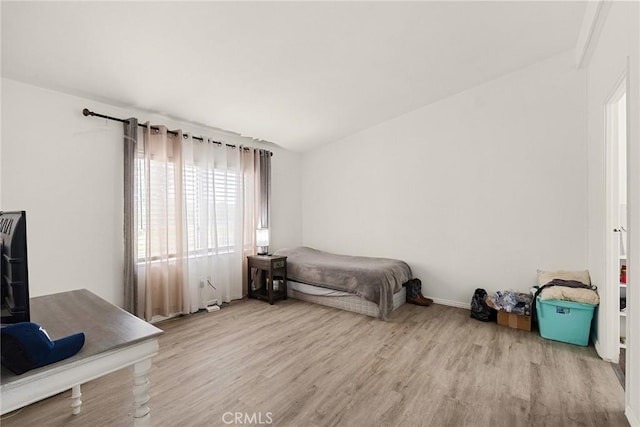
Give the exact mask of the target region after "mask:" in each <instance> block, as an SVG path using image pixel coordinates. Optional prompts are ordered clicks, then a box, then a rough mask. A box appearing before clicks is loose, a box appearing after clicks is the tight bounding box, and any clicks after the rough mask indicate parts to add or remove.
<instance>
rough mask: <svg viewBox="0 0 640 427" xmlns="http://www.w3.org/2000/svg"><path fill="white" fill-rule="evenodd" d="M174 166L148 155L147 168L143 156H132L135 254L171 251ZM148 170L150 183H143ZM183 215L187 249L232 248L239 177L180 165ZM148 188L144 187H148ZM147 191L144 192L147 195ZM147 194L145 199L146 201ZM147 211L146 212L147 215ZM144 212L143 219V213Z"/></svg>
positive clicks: (201, 251)
mask: <svg viewBox="0 0 640 427" xmlns="http://www.w3.org/2000/svg"><path fill="white" fill-rule="evenodd" d="M174 174H175V168H174V164H173V163H171V162H159V161H154V160H151V161H150V162H149V171H148V173H147V171H146V165H145V161H144V159H137V161H136V188H135V195H136V200H135V202H136V213H137V216H136V217H137V227H138V259H140V260H143V259H145V257H146V252H147V241H148V240H149V241H150V242H151V246H150V247H151V253H150V255H149V256H150V257H151V258H152V259H153V258H154V257H157V256H159V254H160V253H161V252H160V251H159V249H160V248H167V249H168V252H169V253H170V254H173V256H175V253H176V241H175V236H176V233H175V227H176V224H175V218H176V212H175V208H174V207H175V195H176V188H175V181H176V180H175V175H174ZM147 175H148V180H149V183H150V185H149V186H147ZM183 185H184V203H185V206H184V211H183V213H184V217H185V222H186V224H185V225H186V239H187V242H186V244H187V248H188V251H189V253H190V254H195V255H197V254H205V253H212V252H213V253H220V252H223V253H224V252H233V250H234V242H235V237H236V236H235V233H236V224H235V219H234V218H236V212H237V209H238V190H239V187H238V177H237V173H236V172H235V171H233V170H226V169H221V168H220V169H213V170H211V169H208V168H204V167H199V166H197V165H193V164H191V165H185V166H184V167H183ZM147 187H149V190H148V189H147ZM147 193H149V194H147ZM147 197H148V198H149V203H148V205H147V203H145V200H147ZM147 210H148V211H149V212H148V213H149V215H147ZM147 217H148V218H147ZM165 229H168V231H169V232H168V233H165V232H164V231H162V232H161V230H165Z"/></svg>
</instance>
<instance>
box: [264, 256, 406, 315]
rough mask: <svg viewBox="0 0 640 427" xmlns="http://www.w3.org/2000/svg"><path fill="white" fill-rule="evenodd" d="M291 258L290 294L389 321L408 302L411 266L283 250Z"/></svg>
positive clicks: (386, 260) (398, 262)
mask: <svg viewBox="0 0 640 427" xmlns="http://www.w3.org/2000/svg"><path fill="white" fill-rule="evenodd" d="M274 255H279V256H286V257H287V284H288V295H289V296H290V297H292V298H297V299H300V300H304V301H309V302H313V303H316V304H322V305H327V306H330V307H336V308H340V309H343V310H348V311H353V312H356V313H361V314H366V315H369V316H374V317H379V318H380V319H383V320H387V319H388V317H389V314H390V313H391V312H392V311H393V310H395V309H397V308H398V307H399V306H401V305H402V304H403V303H404V302H405V300H406V290H405V288H404V287H403V284H405V283H406V282H407V281H409V280H410V279H411V278H412V274H411V268H410V267H409V265H408V264H407V263H405V262H404V261H400V260H395V259H389V258H372V257H358V256H348V255H337V254H332V253H328V252H324V251H319V250H317V249H313V248H309V247H296V248H289V249H280V250H278V251H276V252H275V253H274Z"/></svg>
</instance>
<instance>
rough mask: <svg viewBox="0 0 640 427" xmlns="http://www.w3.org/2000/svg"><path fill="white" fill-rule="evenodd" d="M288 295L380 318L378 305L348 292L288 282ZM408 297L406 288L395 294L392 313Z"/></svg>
mask: <svg viewBox="0 0 640 427" xmlns="http://www.w3.org/2000/svg"><path fill="white" fill-rule="evenodd" d="M287 295H288V296H289V297H291V298H295V299H299V300H301V301H306V302H311V303H314V304H319V305H324V306H327V307H333V308H338V309H340V310H345V311H351V312H354V313H359V314H365V315H367V316H371V317H380V309H379V307H378V305H377V304H375V303H373V302H371V301H367V300H366V299H364V298H362V297H359V296H357V295H354V294H350V293H348V292H342V291H336V290H333V289H327V288H321V287H318V286H313V285H308V284H306V283H300V282H296V281H293V280H287ZM406 295H407V294H406V288H404V287H403V288H402V289H401V290H400V291H399V292H396V293H395V294H393V308H392V311H393V310H396V309H397V308H398V307H400V306H401V305H403V304H404V303H405V302H406V298H407V296H406Z"/></svg>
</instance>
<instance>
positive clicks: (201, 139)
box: [82, 108, 273, 156]
mask: <svg viewBox="0 0 640 427" xmlns="http://www.w3.org/2000/svg"><path fill="white" fill-rule="evenodd" d="M82 114H83V115H84V116H85V117H88V116H93V117H101V118H103V119H107V120H113V121H115V122H120V123H126V124H129V120H126V119H119V118H117V117H111V116H105V115H104V114H99V113H94V112H93V111H91V110H89V109H88V108H85V109H83V110H82ZM138 126H140V127H142V128H146V127H147V126H146V125H145V124H143V123H138ZM149 127H150V128H151V129H153V130H160V128H159V127H157V126H149ZM167 133H170V134H171V135H176V136H177V135H178V132H174V131H172V130H167ZM183 138H187V135H183ZM191 139H195V140H197V141H202V142H204V138H202V137H199V136H192V137H191ZM211 142H213V143H214V144H218V145H222V144H224V143H223V142H220V141H213V140H211ZM225 145H226V146H227V147H231V148H236V146H235V145H233V144H225ZM242 148H244V149H245V150H247V151H249V150H250V148H248V147H242ZM269 155H271V156H273V153H272V152H271V151H269Z"/></svg>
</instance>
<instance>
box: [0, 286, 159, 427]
mask: <svg viewBox="0 0 640 427" xmlns="http://www.w3.org/2000/svg"><path fill="white" fill-rule="evenodd" d="M30 310H31V321H32V322H35V323H38V324H40V325H41V326H42V327H43V328H44V329H46V331H47V333H48V334H49V336H50V337H51V339H52V340H54V341H55V340H57V339H59V338H62V337H65V336H67V335H71V334H75V333H78V332H84V333H85V344H84V346H83V347H82V349H81V350H80V351H79V352H78V353H77V354H76V355H75V356H72V357H70V358H68V359H65V360H62V361H60V362H57V363H54V364H51V365H48V366H43V367H42V368H38V369H34V370H31V371H28V372H26V373H24V374H22V375H15V374H14V373H13V372H11V371H9V370H8V369H7V368H5V367H4V366H3V367H2V372H1V380H0V413H2V414H5V413H7V412H10V411H13V410H16V409H19V408H21V407H23V406H26V405H29V404H31V403H33V402H37V401H39V400H42V399H45V398H47V397H50V396H53V395H55V394H58V393H60V392H62V391H65V390H71V409H72V411H73V413H74V414H79V413H80V408H81V405H82V401H81V400H80V397H81V395H82V394H81V392H80V385H81V384H83V383H86V382H87V381H91V380H93V379H96V378H98V377H101V376H103V375H106V374H109V373H111V372H114V371H117V370H119V369H122V368H125V367H128V366H133V376H134V386H133V404H134V407H135V412H134V418H133V423H134V425H135V426H143V425H144V426H148V425H151V414H150V409H149V388H150V383H149V378H148V375H149V371H150V370H151V358H152V357H153V356H155V355H156V354H157V353H158V348H159V347H158V337H159V336H160V335H161V334H162V333H163V332H162V330H160V329H158V328H156V327H155V326H153V325H151V324H149V323H147V322H145V321H143V320H141V319H139V318H137V317H135V316H133V315H131V314H129V313H127V312H126V311H124V310H122V309H121V308H119V307H116V306H115V305H113V304H110V303H108V302H107V301H105V300H103V299H101V298H100V297H98V296H96V295H94V294H92V293H91V292H89V291H88V290H86V289H81V290H76V291H70V292H62V293H59V294H53V295H45V296H41V297H36V298H32V299H31V301H30ZM123 417H126V414H123Z"/></svg>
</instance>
